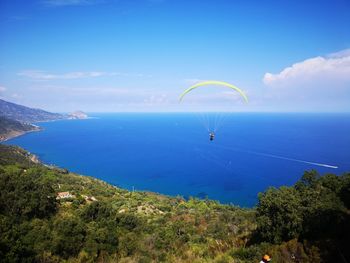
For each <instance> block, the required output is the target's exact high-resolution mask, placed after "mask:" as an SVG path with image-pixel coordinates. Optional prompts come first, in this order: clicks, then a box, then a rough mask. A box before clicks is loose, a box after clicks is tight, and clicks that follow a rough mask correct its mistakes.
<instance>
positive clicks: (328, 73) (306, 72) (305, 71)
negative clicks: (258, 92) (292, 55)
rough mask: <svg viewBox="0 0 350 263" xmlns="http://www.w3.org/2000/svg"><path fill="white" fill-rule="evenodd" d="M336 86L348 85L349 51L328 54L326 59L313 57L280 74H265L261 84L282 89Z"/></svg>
mask: <svg viewBox="0 0 350 263" xmlns="http://www.w3.org/2000/svg"><path fill="white" fill-rule="evenodd" d="M324 81H326V82H327V84H328V83H330V82H334V81H335V82H336V84H338V85H339V84H342V85H343V84H344V82H346V83H348V84H349V83H350V49H347V50H343V51H340V52H337V53H333V54H330V55H328V56H326V57H320V56H319V57H314V58H310V59H306V60H304V61H302V62H298V63H295V64H293V65H292V66H290V67H287V68H285V69H283V70H282V71H281V72H280V73H277V74H272V73H266V74H265V75H264V78H263V82H264V83H265V85H267V86H271V87H284V86H290V85H296V84H299V85H301V84H309V86H310V87H311V86H312V84H317V85H318V84H322V82H323V83H324Z"/></svg>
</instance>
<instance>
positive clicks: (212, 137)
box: [209, 132, 215, 141]
mask: <svg viewBox="0 0 350 263" xmlns="http://www.w3.org/2000/svg"><path fill="white" fill-rule="evenodd" d="M214 137H215V133H213V132H211V133H209V140H211V141H213V140H214Z"/></svg>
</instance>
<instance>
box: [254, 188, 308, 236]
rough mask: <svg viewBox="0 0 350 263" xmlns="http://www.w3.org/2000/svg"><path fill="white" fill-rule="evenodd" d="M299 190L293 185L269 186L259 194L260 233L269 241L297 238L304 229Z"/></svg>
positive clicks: (258, 220)
mask: <svg viewBox="0 0 350 263" xmlns="http://www.w3.org/2000/svg"><path fill="white" fill-rule="evenodd" d="M300 204H301V200H300V196H299V195H298V192H297V191H296V190H295V189H294V188H291V187H281V188H280V189H276V188H269V189H268V190H267V191H266V192H265V193H260V194H259V203H258V207H257V223H258V228H257V230H258V233H259V234H260V236H261V237H262V238H263V239H264V240H266V241H269V242H273V243H279V242H281V241H284V240H290V239H293V238H297V237H298V236H299V233H300V232H301V229H302V214H301V211H300V209H299V207H300Z"/></svg>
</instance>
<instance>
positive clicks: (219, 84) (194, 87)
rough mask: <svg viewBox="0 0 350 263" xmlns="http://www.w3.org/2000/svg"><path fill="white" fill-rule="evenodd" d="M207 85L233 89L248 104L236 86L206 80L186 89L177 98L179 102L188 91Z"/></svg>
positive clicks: (245, 97)
mask: <svg viewBox="0 0 350 263" xmlns="http://www.w3.org/2000/svg"><path fill="white" fill-rule="evenodd" d="M207 85H217V86H224V87H227V88H230V89H233V90H235V91H237V92H238V93H239V94H240V95H241V96H242V97H243V99H244V101H245V102H247V103H248V98H247V96H246V95H245V94H244V92H243V91H242V90H241V89H239V88H237V87H236V86H234V85H232V84H230V83H227V82H224V81H217V80H208V81H203V82H199V83H197V84H195V85H193V86H191V87H189V88H188V89H186V90H185V91H184V92H183V93H182V94H181V95H180V97H179V101H180V102H181V101H182V99H183V97H184V96H185V95H186V94H187V93H189V92H190V91H192V90H194V89H196V88H199V87H202V86H207Z"/></svg>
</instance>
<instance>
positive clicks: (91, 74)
mask: <svg viewBox="0 0 350 263" xmlns="http://www.w3.org/2000/svg"><path fill="white" fill-rule="evenodd" d="M17 75H18V76H23V77H28V78H31V79H35V80H55V79H82V78H96V77H105V76H121V77H139V78H143V77H151V75H147V74H142V73H123V72H103V71H88V72H84V71H75V72H67V73H63V74H53V73H48V72H46V71H42V70H23V71H21V72H19V73H17Z"/></svg>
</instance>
